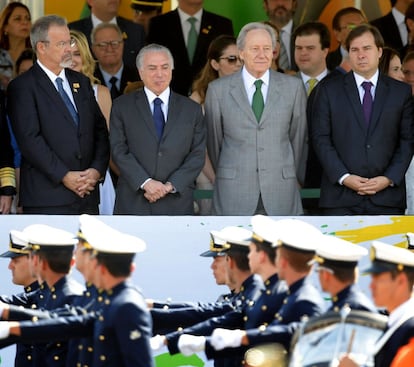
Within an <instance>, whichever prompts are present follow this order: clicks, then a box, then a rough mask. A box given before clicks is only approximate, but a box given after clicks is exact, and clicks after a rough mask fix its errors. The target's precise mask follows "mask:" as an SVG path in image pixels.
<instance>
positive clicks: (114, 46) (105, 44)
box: [95, 40, 124, 50]
mask: <svg viewBox="0 0 414 367" xmlns="http://www.w3.org/2000/svg"><path fill="white" fill-rule="evenodd" d="M122 42H124V41H123V40H117V41H104V42H99V43H95V46H96V47H98V48H101V49H106V48H108V46H111V47H112V49H114V50H116V49H117V48H119V46H120V45H121V43H122Z"/></svg>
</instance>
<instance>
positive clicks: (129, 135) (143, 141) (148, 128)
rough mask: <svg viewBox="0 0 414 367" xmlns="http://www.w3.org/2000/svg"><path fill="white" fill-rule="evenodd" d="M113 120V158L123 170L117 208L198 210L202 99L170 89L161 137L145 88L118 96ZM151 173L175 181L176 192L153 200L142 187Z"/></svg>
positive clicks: (167, 211)
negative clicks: (195, 203) (197, 100)
mask: <svg viewBox="0 0 414 367" xmlns="http://www.w3.org/2000/svg"><path fill="white" fill-rule="evenodd" d="M110 126H111V132H110V142H111V151H112V159H113V160H114V162H115V163H116V165H117V166H118V167H119V169H120V171H121V174H120V177H119V180H118V184H117V187H116V199H115V209H114V214H132V215H151V214H155V215H187V214H193V211H194V210H193V191H194V182H195V179H196V177H197V176H198V174H199V173H200V171H201V169H202V167H203V165H204V160H205V127H204V117H203V113H202V110H201V107H200V105H199V104H198V103H195V102H194V101H192V100H190V99H189V98H187V97H184V96H181V95H179V94H176V93H173V92H171V95H170V101H169V104H168V117H167V121H166V124H165V128H164V133H163V136H162V138H161V141H160V142H158V137H157V132H156V129H155V126H154V120H153V117H152V113H151V109H150V105H149V103H148V100H147V97H146V94H145V92H144V90H143V89H141V90H138V91H136V92H133V93H130V94H126V95H122V96H120V97H118V98H117V99H116V100H114V104H113V106H112V111H111V122H110ZM149 177H151V178H153V179H155V180H158V181H161V182H164V183H165V182H167V181H169V182H171V183H172V184H173V186H174V187H175V188H176V190H177V192H176V193H174V194H168V195H167V196H166V197H164V198H162V199H160V200H158V201H157V202H156V203H153V204H150V203H149V202H148V200H147V199H146V198H145V197H144V191H143V190H141V189H140V186H141V185H142V184H143V183H144V182H145V180H146V179H147V178H149Z"/></svg>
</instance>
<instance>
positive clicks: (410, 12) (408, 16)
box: [405, 3, 414, 20]
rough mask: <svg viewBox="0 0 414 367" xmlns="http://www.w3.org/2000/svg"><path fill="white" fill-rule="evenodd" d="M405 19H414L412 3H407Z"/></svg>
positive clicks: (413, 4)
mask: <svg viewBox="0 0 414 367" xmlns="http://www.w3.org/2000/svg"><path fill="white" fill-rule="evenodd" d="M405 19H411V20H414V3H411V4H410V5H408V8H407V10H406V11H405Z"/></svg>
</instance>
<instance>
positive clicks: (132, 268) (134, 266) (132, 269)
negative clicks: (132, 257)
mask: <svg viewBox="0 0 414 367" xmlns="http://www.w3.org/2000/svg"><path fill="white" fill-rule="evenodd" d="M135 268H136V265H135V263H131V267H130V269H131V274H132V273H133V272H134V271H135Z"/></svg>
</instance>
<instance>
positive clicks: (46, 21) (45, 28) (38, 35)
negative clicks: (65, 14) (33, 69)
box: [30, 15, 68, 52]
mask: <svg viewBox="0 0 414 367" xmlns="http://www.w3.org/2000/svg"><path fill="white" fill-rule="evenodd" d="M51 26H57V27H67V26H68V23H67V22H66V19H65V18H62V17H60V16H59V15H46V16H44V17H40V18H39V19H38V20H36V22H34V23H33V26H32V29H31V31H30V43H31V45H32V48H33V50H34V51H35V52H36V45H37V44H38V43H39V42H42V41H49V37H48V33H49V28H50V27H51Z"/></svg>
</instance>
